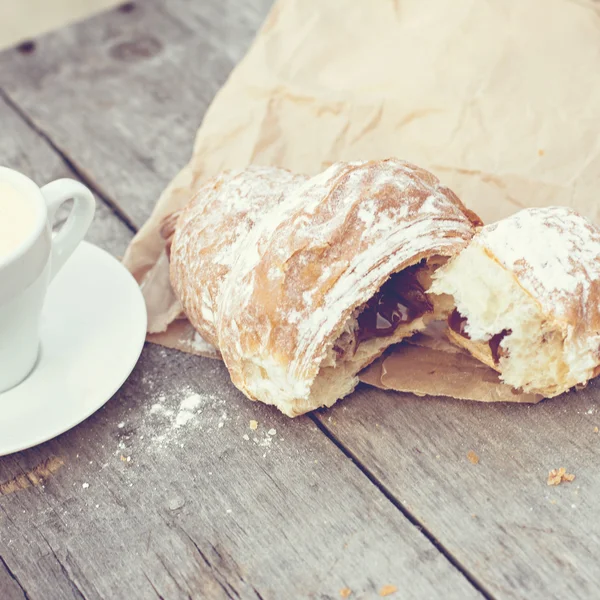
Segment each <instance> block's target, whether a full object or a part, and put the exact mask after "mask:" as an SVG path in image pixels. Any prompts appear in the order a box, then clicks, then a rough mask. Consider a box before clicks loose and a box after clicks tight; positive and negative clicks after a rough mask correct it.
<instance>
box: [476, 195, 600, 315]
mask: <svg viewBox="0 0 600 600" xmlns="http://www.w3.org/2000/svg"><path fill="white" fill-rule="evenodd" d="M477 243H478V244H481V245H482V246H484V247H485V248H487V249H488V250H489V251H490V252H491V253H492V254H493V255H494V256H495V257H497V260H498V261H499V262H500V263H501V264H502V265H503V266H504V267H505V268H506V269H509V270H510V271H512V272H513V273H515V275H517V277H518V280H519V283H520V285H521V286H522V287H523V288H525V289H526V290H527V291H528V292H529V293H530V294H532V295H533V296H535V297H536V299H537V300H538V301H539V302H540V303H541V304H542V305H543V306H544V309H545V310H546V311H547V312H549V313H550V314H553V315H556V316H557V317H559V318H563V319H565V320H568V321H572V322H574V321H575V320H579V319H586V320H589V321H591V322H597V320H598V318H599V312H598V311H599V302H598V301H599V300H600V298H599V297H598V295H597V293H598V285H599V282H600V231H599V230H598V229H597V228H596V227H594V226H593V225H592V224H591V223H590V222H589V221H588V220H587V219H585V218H584V217H582V216H581V215H579V214H578V213H576V212H575V211H573V210H571V209H569V208H564V207H548V208H531V209H527V210H522V211H519V212H518V213H516V214H515V215H513V216H511V217H508V218H507V219H504V220H502V221H500V222H498V223H494V224H493V225H489V226H487V227H484V228H483V229H482V231H481V233H480V234H479V235H478V236H477ZM592 289H593V290H594V291H595V292H596V294H594V295H593V297H592V296H590V292H591V291H592ZM581 298H583V304H582V302H581ZM581 309H583V311H584V314H581V312H580V311H581Z"/></svg>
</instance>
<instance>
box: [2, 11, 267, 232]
mask: <svg viewBox="0 0 600 600" xmlns="http://www.w3.org/2000/svg"><path fill="white" fill-rule="evenodd" d="M270 5H271V0H259V1H257V2H240V1H236V0H227V1H220V2H216V1H214V2H196V3H195V2H190V1H188V0H177V1H175V2H169V3H163V2H161V1H160V0H148V1H147V2H144V3H140V4H135V5H133V6H134V9H133V10H131V11H123V10H118V9H117V10H113V11H109V12H108V13H106V14H104V15H100V16H98V17H95V18H93V19H91V20H89V21H86V22H84V23H81V24H78V25H77V26H75V27H70V28H66V29H63V30H61V31H58V32H56V33H53V34H51V35H48V36H45V37H43V38H41V39H40V40H37V41H36V45H35V49H34V50H33V51H32V52H30V53H22V52H19V51H18V50H10V51H7V52H5V53H3V54H2V55H0V87H1V88H3V89H4V90H5V92H6V93H7V94H9V95H10V97H11V98H12V99H13V100H14V101H15V102H16V103H17V104H18V105H19V106H22V107H23V108H24V110H25V111H26V112H27V115H28V118H30V119H31V120H32V121H33V122H34V123H35V125H36V126H37V127H39V129H40V130H41V131H42V132H44V133H45V134H46V135H48V136H49V138H51V139H52V142H53V143H54V144H56V146H57V148H59V149H60V150H61V151H62V152H64V154H65V155H66V156H68V157H76V161H75V162H76V164H77V167H78V169H79V170H80V172H81V174H82V176H83V177H84V179H86V180H89V181H90V182H92V183H93V184H94V185H95V187H96V188H97V189H99V190H100V191H101V192H102V193H103V194H105V195H107V196H109V197H110V198H111V199H112V200H113V201H114V202H115V203H118V205H119V207H121V208H122V209H123V211H124V212H125V214H126V215H127V216H128V217H129V219H130V220H131V222H133V223H135V224H136V225H137V226H140V225H142V223H143V222H144V221H145V220H146V219H147V217H148V215H149V213H150V211H151V209H152V206H153V204H154V202H155V201H156V199H157V198H158V196H159V194H160V193H161V192H162V190H163V189H164V187H165V185H166V183H167V182H168V181H169V180H170V179H171V178H172V177H173V176H174V175H175V173H176V172H177V171H178V170H179V168H181V167H182V166H183V165H184V164H185V163H186V162H187V160H188V159H189V156H190V152H191V148H192V145H193V139H194V135H195V132H196V129H197V127H198V125H199V123H200V121H201V119H202V116H203V114H204V111H205V110H206V108H207V107H208V104H209V103H210V101H211V100H212V98H213V96H214V94H215V93H216V91H217V90H218V89H219V87H220V86H221V85H222V83H223V82H224V81H225V79H226V77H227V76H228V74H229V72H230V71H231V69H232V68H233V66H234V65H235V63H236V62H237V61H238V60H239V59H240V58H241V57H242V55H243V53H244V52H245V50H246V48H247V46H248V45H249V43H250V41H251V39H252V37H253V35H254V33H255V31H256V29H257V28H258V27H259V25H260V23H261V22H262V20H263V19H264V17H265V15H266V13H267V11H268V9H269V7H270ZM100 82H101V85H100V84H99V83H100Z"/></svg>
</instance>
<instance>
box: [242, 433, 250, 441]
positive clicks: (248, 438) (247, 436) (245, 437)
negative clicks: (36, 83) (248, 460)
mask: <svg viewBox="0 0 600 600" xmlns="http://www.w3.org/2000/svg"><path fill="white" fill-rule="evenodd" d="M242 437H243V438H244V439H245V440H246V441H247V442H248V441H250V436H249V435H248V434H247V433H245V434H244V435H243V436H242Z"/></svg>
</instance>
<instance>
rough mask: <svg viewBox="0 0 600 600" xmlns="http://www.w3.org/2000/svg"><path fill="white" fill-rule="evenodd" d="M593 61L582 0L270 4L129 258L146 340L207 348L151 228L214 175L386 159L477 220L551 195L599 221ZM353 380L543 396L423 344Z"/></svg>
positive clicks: (592, 19) (599, 120)
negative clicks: (429, 180) (429, 179)
mask: <svg viewBox="0 0 600 600" xmlns="http://www.w3.org/2000/svg"><path fill="white" fill-rule="evenodd" d="M599 56H600V5H598V4H595V3H594V2H592V1H591V0H495V1H490V2H480V1H478V0H454V2H447V1H446V0H428V2H422V1H421V0H379V1H378V2H365V1H364V0H328V2H322V1H321V0H279V1H278V2H276V4H275V5H274V7H273V9H272V11H271V13H270V15H269V17H268V18H267V20H266V22H265V24H264V25H263V27H262V29H261V31H260V32H259V34H258V36H257V38H256V40H255V42H254V44H253V45H252V47H251V49H250V51H249V52H248V54H247V55H246V57H245V58H244V59H243V60H242V62H241V63H240V64H239V65H238V66H237V68H236V69H235V70H234V71H233V73H232V75H231V76H230V78H229V80H228V81H227V83H226V84H225V86H224V87H223V88H222V89H221V91H220V92H219V93H218V94H217V96H216V98H215V100H214V102H213V104H212V106H211V107H210V109H209V110H208V112H207V114H206V116H205V119H204V122H203V123H202V126H201V127H200V129H199V130H198V134H197V137H196V142H195V146H194V151H193V155H192V158H191V160H190V162H189V163H188V165H186V166H185V167H184V168H183V169H182V171H181V172H180V173H179V174H178V175H177V176H176V177H175V179H174V180H173V181H172V182H171V183H170V185H169V186H168V187H167V189H166V190H165V191H164V193H163V194H162V195H161V197H160V199H159V201H158V203H157V205H156V208H155V210H154V212H153V214H152V216H151V218H150V219H149V220H148V222H147V223H146V224H145V226H144V227H143V228H142V229H141V230H140V232H139V233H138V235H137V236H136V237H135V239H134V240H133V242H132V243H131V245H130V247H129V249H128V251H127V254H126V256H125V259H124V262H125V264H126V265H127V266H128V268H129V269H130V270H131V271H132V273H133V274H134V276H135V277H136V279H137V280H138V282H139V283H140V285H141V287H142V290H143V293H144V297H145V298H146V303H147V306H148V314H149V330H148V331H149V339H150V340H151V341H154V342H157V343H161V344H164V345H166V346H170V347H174V348H179V349H180V350H183V351H187V352H193V353H196V354H202V355H212V356H216V355H217V353H216V351H215V350H214V349H211V347H210V346H208V345H207V344H206V343H205V342H204V341H203V340H202V339H201V338H200V337H199V336H198V335H197V334H196V333H195V332H194V331H193V329H192V328H191V326H190V325H189V323H188V322H187V321H186V320H185V319H184V318H182V317H183V315H181V311H180V307H179V305H178V303H177V301H176V299H175V297H174V295H173V292H172V290H171V287H170V284H169V278H168V262H167V260H166V256H165V254H164V244H163V240H162V239H161V237H160V235H159V226H160V222H161V220H162V218H163V217H164V216H166V215H168V214H170V213H171V212H173V211H174V210H177V209H178V208H180V207H182V206H183V205H184V204H185V203H186V202H187V201H188V200H189V198H190V197H191V196H192V195H193V194H194V191H195V190H196V189H198V187H199V186H200V185H201V184H202V183H203V182H204V181H205V180H206V179H207V178H209V177H211V176H214V175H216V174H217V173H219V172H220V171H222V170H224V169H229V168H243V167H245V166H247V165H249V164H262V165H276V166H280V167H285V168H288V169H290V170H292V171H296V172H303V173H308V174H315V173H317V172H319V171H321V170H323V169H324V168H326V167H327V166H329V165H330V164H331V163H333V162H335V161H338V160H356V159H364V158H371V159H372V158H386V157H389V156H397V157H400V158H403V159H406V160H409V161H411V162H413V163H416V164H418V165H420V166H423V167H425V168H427V169H429V170H431V171H433V172H434V173H435V174H436V175H437V176H438V177H439V178H440V179H441V180H442V182H443V183H444V184H445V185H447V186H449V187H450V188H452V189H453V190H454V191H455V192H456V193H457V194H458V196H459V197H460V198H461V199H462V200H463V201H464V202H465V203H466V204H467V205H468V206H469V207H470V208H472V209H473V210H475V211H476V212H477V213H478V214H479V215H480V216H481V217H482V218H483V219H484V221H485V222H491V221H494V220H497V219H499V218H502V217H505V216H508V215H509V214H511V213H513V212H515V211H517V210H519V209H520V208H522V207H526V206H544V205H553V204H561V205H566V206H572V207H574V208H576V209H577V210H579V211H580V212H581V213H583V214H585V215H587V216H589V217H591V218H592V220H594V221H595V222H596V223H598V222H600V203H598V202H597V199H596V198H597V190H598V188H599V187H600V135H599V124H600V82H599V81H598V78H597V77H596V73H597V72H598V57H599ZM194 126H195V124H193V123H190V127H194ZM434 363H435V364H436V365H437V367H436V370H435V371H434V372H431V369H430V368H429V366H431V364H434ZM407 374H410V376H408V375H407ZM363 379H364V380H365V381H367V382H369V383H372V384H374V385H378V386H379V387H383V388H390V389H398V390H402V391H412V392H414V393H418V394H430V395H446V396H453V397H456V398H466V399H474V400H484V401H494V400H511V401H517V402H518V401H526V402H530V401H536V400H537V399H539V397H532V396H530V395H524V394H517V393H515V392H514V391H513V390H511V389H510V388H508V387H507V386H504V385H503V384H501V383H500V382H499V381H498V379H497V376H496V375H495V373H494V372H493V371H492V370H490V369H488V368H487V367H484V366H483V365H480V364H479V363H478V362H477V361H475V360H474V359H472V358H470V357H469V356H467V355H465V354H462V353H458V352H456V350H454V349H453V350H449V349H448V347H446V349H445V350H444V349H440V348H439V347H437V348H434V347H428V346H427V344H424V345H423V344H421V345H415V344H405V345H401V346H400V347H399V348H397V349H396V350H395V351H394V352H392V353H391V354H390V355H387V356H386V357H384V358H382V359H380V361H378V362H377V363H376V364H375V365H373V366H372V367H371V368H370V369H368V370H367V371H366V372H365V373H364V374H363Z"/></svg>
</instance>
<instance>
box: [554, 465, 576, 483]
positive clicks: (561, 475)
mask: <svg viewBox="0 0 600 600" xmlns="http://www.w3.org/2000/svg"><path fill="white" fill-rule="evenodd" d="M573 479H575V475H573V474H572V473H567V470H566V469H565V468H564V467H560V469H552V471H550V472H549V473H548V481H547V484H548V485H560V484H561V483H563V481H573Z"/></svg>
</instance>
